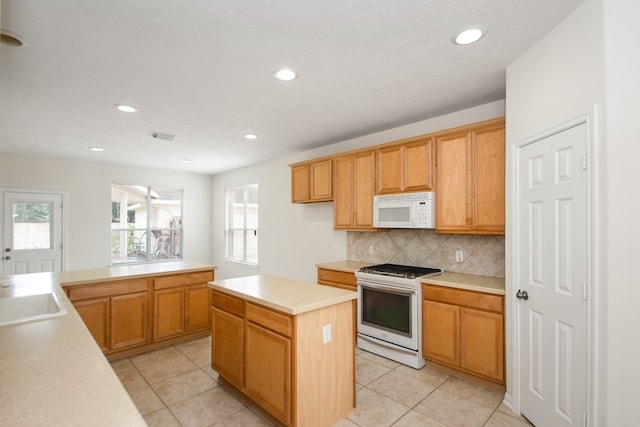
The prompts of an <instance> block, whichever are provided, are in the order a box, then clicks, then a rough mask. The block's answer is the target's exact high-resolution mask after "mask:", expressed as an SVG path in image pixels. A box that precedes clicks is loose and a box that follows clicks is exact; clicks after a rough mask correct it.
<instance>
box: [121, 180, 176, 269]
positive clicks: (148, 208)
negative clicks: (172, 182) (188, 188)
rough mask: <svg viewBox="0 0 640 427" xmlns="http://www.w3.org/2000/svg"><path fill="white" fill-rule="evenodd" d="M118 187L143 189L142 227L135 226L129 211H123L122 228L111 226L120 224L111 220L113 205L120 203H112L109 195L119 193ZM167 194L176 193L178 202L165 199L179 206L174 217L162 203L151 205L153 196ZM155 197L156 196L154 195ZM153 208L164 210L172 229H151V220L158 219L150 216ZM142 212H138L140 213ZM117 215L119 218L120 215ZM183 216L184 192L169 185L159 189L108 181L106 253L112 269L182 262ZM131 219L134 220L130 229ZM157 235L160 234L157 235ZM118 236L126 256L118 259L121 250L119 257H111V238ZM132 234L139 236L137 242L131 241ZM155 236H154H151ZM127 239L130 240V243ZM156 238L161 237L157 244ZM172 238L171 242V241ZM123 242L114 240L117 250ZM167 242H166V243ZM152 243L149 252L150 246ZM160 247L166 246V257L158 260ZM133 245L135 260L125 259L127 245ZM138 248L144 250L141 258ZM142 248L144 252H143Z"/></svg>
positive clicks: (128, 257)
mask: <svg viewBox="0 0 640 427" xmlns="http://www.w3.org/2000/svg"><path fill="white" fill-rule="evenodd" d="M120 187H131V188H136V189H137V190H139V191H141V190H142V189H144V190H145V191H146V196H145V198H144V199H143V200H144V201H143V202H142V203H143V204H142V205H141V206H139V208H143V209H144V214H143V215H144V218H145V219H144V224H145V226H144V227H136V224H135V214H133V215H131V216H130V214H129V210H127V214H126V216H127V220H126V221H127V222H126V228H123V227H122V226H118V227H115V228H114V226H113V224H114V223H117V224H118V225H120V224H121V223H120V221H114V208H115V207H114V204H116V203H117V204H121V203H122V202H120V201H119V202H116V201H114V197H113V193H114V191H122V189H121V188H120ZM163 191H168V192H178V193H179V199H168V200H176V201H177V203H175V204H177V205H179V213H178V214H175V213H174V212H172V211H171V210H170V209H168V208H167V207H166V206H163V205H162V204H158V203H153V200H154V197H153V194H154V193H156V194H159V192H160V193H161V192H163ZM158 197H159V196H158ZM121 208H122V207H121V206H119V207H118V212H121V211H120V209H121ZM154 209H156V210H157V209H164V210H166V211H167V212H168V213H169V215H170V216H171V218H172V222H174V224H175V225H174V226H173V227H164V226H163V227H159V226H154V220H156V221H157V220H158V218H159V217H158V218H156V217H155V216H154V212H153V211H154ZM140 213H142V212H140ZM120 215H122V214H121V213H120ZM183 217H184V189H183V188H181V187H171V186H162V185H147V184H132V183H123V182H116V181H114V182H112V183H111V221H110V225H111V227H110V233H111V254H110V262H111V265H112V266H119V265H131V264H152V263H158V262H168V261H181V260H183V259H184V225H183V220H182V218H183ZM131 218H134V224H133V227H132V226H131V224H132V223H131V222H129V221H130V220H131ZM158 233H160V234H159V235H158ZM115 234H120V237H122V236H126V245H127V249H126V250H125V251H126V252H125V253H126V256H125V257H122V249H120V251H121V253H120V256H115V255H114V254H115V249H114V244H115V243H114V235H115ZM136 234H138V235H139V237H138V238H137V239H135V236H136ZM142 236H144V241H142V242H141V241H140V238H141V237H142ZM153 236H155V237H153ZM131 237H133V238H134V239H133V240H132V239H131ZM160 238H163V241H162V243H161V241H160ZM174 239H175V240H174ZM136 240H137V242H136ZM122 242H123V239H122V238H120V239H118V240H117V245H118V247H120V245H122ZM167 242H169V243H167ZM152 244H153V251H152V249H151V246H152ZM160 244H162V245H164V246H165V247H166V246H167V245H169V247H170V250H169V253H170V256H165V257H161V256H158V253H159V249H160V248H159V246H158V245H160ZM130 245H133V247H134V248H136V249H135V254H136V255H135V257H130V256H129V246H130ZM139 248H142V250H143V251H144V252H143V254H144V256H142V255H141V251H139V250H138V249H139ZM145 248H146V249H145Z"/></svg>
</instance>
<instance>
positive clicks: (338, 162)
mask: <svg viewBox="0 0 640 427" xmlns="http://www.w3.org/2000/svg"><path fill="white" fill-rule="evenodd" d="M333 179H334V186H333V226H334V228H336V229H349V228H351V227H352V226H353V213H352V212H353V207H352V203H353V156H342V157H338V158H336V159H334V161H333Z"/></svg>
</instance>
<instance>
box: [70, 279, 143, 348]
mask: <svg viewBox="0 0 640 427" xmlns="http://www.w3.org/2000/svg"><path fill="white" fill-rule="evenodd" d="M68 295H69V299H70V300H71V302H72V303H73V305H74V307H75V308H76V311H77V312H78V314H79V315H80V317H81V318H82V320H83V321H84V323H85V325H86V326H87V329H89V332H91V335H93V338H94V339H95V340H96V343H98V345H99V346H100V348H101V349H102V350H103V351H104V352H105V353H108V352H113V351H117V350H123V349H128V348H131V347H137V346H141V345H144V344H147V343H148V342H150V337H151V334H150V331H149V300H150V295H151V293H150V287H149V284H148V281H147V279H131V280H119V281H113V282H105V283H99V284H87V285H82V286H73V287H70V288H69V289H68Z"/></svg>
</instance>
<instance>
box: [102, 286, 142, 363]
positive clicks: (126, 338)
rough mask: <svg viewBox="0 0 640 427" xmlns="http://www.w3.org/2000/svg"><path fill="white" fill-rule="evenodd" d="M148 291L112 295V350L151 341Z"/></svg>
mask: <svg viewBox="0 0 640 427" xmlns="http://www.w3.org/2000/svg"><path fill="white" fill-rule="evenodd" d="M148 300H149V295H148V293H147V292H139V293H134V294H128V295H119V296H114V297H111V331H110V334H111V346H110V347H111V348H110V349H111V350H119V349H122V348H126V347H132V346H136V345H141V344H146V343H147V342H148V341H149V330H148V327H147V326H148V321H147V319H148Z"/></svg>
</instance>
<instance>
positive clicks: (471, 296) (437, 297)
mask: <svg viewBox="0 0 640 427" xmlns="http://www.w3.org/2000/svg"><path fill="white" fill-rule="evenodd" d="M422 297H423V298H424V299H426V300H429V301H439V302H444V303H447V304H455V305H459V306H462V307H471V308H477V309H479V310H486V311H493V312H496V313H502V312H503V311H504V308H503V297H502V296H501V295H493V294H485V293H482V292H474V291H466V290H461V289H452V288H447V287H444V286H435V285H422Z"/></svg>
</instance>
